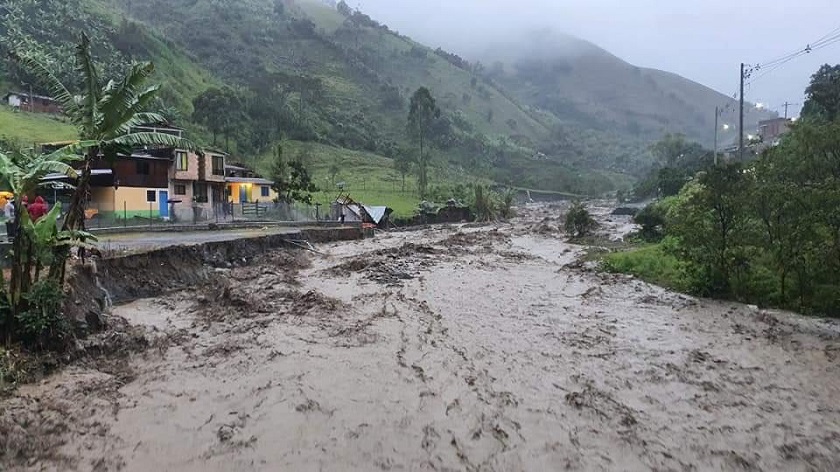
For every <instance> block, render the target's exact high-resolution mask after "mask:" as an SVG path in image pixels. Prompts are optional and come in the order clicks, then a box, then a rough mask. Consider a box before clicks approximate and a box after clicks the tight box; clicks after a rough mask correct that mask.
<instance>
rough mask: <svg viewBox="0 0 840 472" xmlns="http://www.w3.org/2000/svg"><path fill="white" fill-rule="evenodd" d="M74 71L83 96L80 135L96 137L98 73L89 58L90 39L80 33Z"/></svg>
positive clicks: (100, 90)
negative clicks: (79, 81)
mask: <svg viewBox="0 0 840 472" xmlns="http://www.w3.org/2000/svg"><path fill="white" fill-rule="evenodd" d="M76 70H78V71H79V75H80V77H81V78H82V86H83V89H84V94H83V95H82V96H81V109H80V110H79V119H80V124H81V128H82V134H83V136H85V137H94V136H96V134H97V133H96V124H97V122H99V116H98V115H99V109H98V107H97V104H98V103H99V95H100V93H101V92H102V89H101V86H100V83H99V73H98V72H97V71H96V65H95V64H94V62H93V58H92V57H91V56H90V38H88V36H87V34H85V33H82V34H81V38H80V39H79V44H78V45H77V46H76Z"/></svg>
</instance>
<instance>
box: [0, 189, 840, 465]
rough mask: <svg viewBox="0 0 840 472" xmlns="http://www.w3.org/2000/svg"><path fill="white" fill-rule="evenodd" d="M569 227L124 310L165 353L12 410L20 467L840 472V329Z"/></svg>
mask: <svg viewBox="0 0 840 472" xmlns="http://www.w3.org/2000/svg"><path fill="white" fill-rule="evenodd" d="M562 212H563V208H562V207H560V206H558V207H553V206H550V205H540V206H533V207H530V208H528V209H523V210H521V214H522V216H521V217H520V218H518V219H517V220H516V221H515V222H514V223H513V224H510V225H486V226H477V225H467V226H464V227H461V226H449V227H433V228H426V229H419V230H415V231H405V232H397V233H389V234H384V235H382V236H379V237H377V238H376V239H374V240H364V241H353V242H342V243H327V244H322V245H318V247H317V249H318V251H319V253H318V254H316V253H312V252H308V251H299V250H289V249H284V248H279V249H269V250H266V251H265V253H264V254H263V255H262V256H260V257H256V258H253V260H251V261H250V262H249V264H247V265H242V266H238V267H237V266H230V267H215V268H212V270H209V271H208V273H207V277H206V278H204V279H202V280H196V281H195V282H194V284H195V285H194V287H192V288H191V289H189V290H182V291H177V292H173V293H168V294H165V295H161V296H155V297H151V298H143V299H139V300H136V301H133V302H131V303H128V304H123V305H120V306H117V307H116V308H115V309H114V310H113V313H112V314H111V316H112V317H113V319H114V320H120V322H119V323H114V324H113V326H115V327H116V328H115V331H114V332H113V335H118V334H117V333H123V335H125V333H131V336H127V337H126V339H133V340H136V342H138V343H140V344H144V345H141V346H137V347H136V349H129V350H127V351H128V352H124V353H122V355H120V356H115V357H109V355H107V354H106V355H105V356H104V357H103V360H102V361H100V362H95V363H85V362H80V363H77V364H74V365H72V366H71V367H68V368H66V369H64V370H62V371H61V372H60V373H58V374H56V375H53V376H51V377H50V378H48V379H46V380H45V381H43V382H40V383H38V384H35V385H30V386H25V387H22V388H21V389H20V390H19V392H18V393H17V394H16V395H15V396H14V397H12V398H9V399H6V400H3V401H2V403H0V405H2V412H0V433H2V436H3V437H4V438H5V439H4V440H3V441H5V442H4V444H3V449H2V451H3V455H2V456H0V465H2V466H4V468H5V469H8V470H128V471H133V470H137V471H145V470H150V469H158V470H196V471H199V470H200V471H216V470H218V471H226V470H371V469H377V468H378V469H382V470H391V469H412V470H414V469H430V470H556V469H560V468H569V469H572V470H650V469H658V470H686V469H688V470H692V469H693V470H709V469H714V470H833V469H835V466H836V465H837V464H838V462H840V441H838V439H840V407H837V403H836V398H835V396H836V395H835V393H836V392H837V391H840V376H838V375H837V374H838V370H840V367H838V363H837V355H838V353H840V329H838V326H837V325H836V324H835V323H832V322H829V321H824V320H816V319H806V318H802V317H799V316H797V315H793V314H788V313H783V312H773V311H761V310H755V309H753V308H750V307H748V306H744V305H739V304H736V303H725V302H716V301H709V300H698V299H694V298H691V297H687V296H684V295H680V294H676V293H673V292H670V291H667V290H664V289H661V288H658V287H655V286H651V285H648V284H645V283H643V282H640V281H638V280H635V279H633V278H631V277H627V276H621V275H613V274H603V273H598V272H595V271H593V270H591V269H590V268H588V266H587V264H584V263H582V262H581V256H582V255H583V252H584V248H582V247H580V246H575V245H571V244H568V243H567V242H565V239H564V236H563V235H562V234H561V233H560V232H559V231H558V228H557V227H558V226H562V225H561V221H562V220H561V219H560V218H561V217H562ZM597 214H598V217H599V218H600V219H601V220H602V222H604V223H606V224H605V227H606V228H608V230H609V231H611V232H613V233H616V234H618V233H619V232H620V231H624V230H625V229H626V227H627V225H626V222H624V221H622V220H620V219H616V220H615V221H612V222H607V221H606V219H607V218H608V217H607V216H606V214H605V213H603V212H601V213H597ZM126 343H128V341H126Z"/></svg>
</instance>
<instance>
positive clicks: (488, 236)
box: [439, 229, 510, 251]
mask: <svg viewBox="0 0 840 472" xmlns="http://www.w3.org/2000/svg"><path fill="white" fill-rule="evenodd" d="M509 242H510V235H509V234H507V233H503V232H501V231H499V230H498V229H494V230H492V231H472V232H458V233H455V234H452V235H450V236H449V237H448V238H446V239H444V240H442V241H440V243H439V244H440V245H441V246H443V247H446V248H448V249H449V250H450V251H451V250H459V249H460V250H470V249H471V250H475V249H479V248H481V249H484V250H490V249H492V247H493V245H494V244H507V243H509Z"/></svg>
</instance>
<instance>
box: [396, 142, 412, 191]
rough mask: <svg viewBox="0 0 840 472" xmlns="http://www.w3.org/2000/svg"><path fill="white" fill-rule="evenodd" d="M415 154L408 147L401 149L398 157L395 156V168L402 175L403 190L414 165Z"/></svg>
mask: <svg viewBox="0 0 840 472" xmlns="http://www.w3.org/2000/svg"><path fill="white" fill-rule="evenodd" d="M414 163H415V162H414V156H412V155H411V151H410V150H408V149H401V150H400V151H399V152H398V153H397V155H396V157H394V170H396V171H397V172H399V173H400V176H401V177H402V191H403V192H405V176H406V175H408V174H409V173H411V168H412V166H413V165H414Z"/></svg>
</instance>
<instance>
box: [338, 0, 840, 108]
mask: <svg viewBox="0 0 840 472" xmlns="http://www.w3.org/2000/svg"><path fill="white" fill-rule="evenodd" d="M348 4H350V5H351V6H352V7H356V6H359V7H361V9H362V11H364V12H365V13H368V14H370V15H371V16H372V17H374V18H375V19H377V20H379V21H382V22H384V23H386V24H388V25H389V26H390V27H392V28H393V29H396V30H398V31H400V32H401V33H403V34H407V35H409V36H412V37H414V38H415V39H418V40H420V41H421V42H423V43H425V44H427V45H428V46H432V47H436V46H443V47H444V48H447V49H450V50H452V51H454V52H456V53H460V54H464V55H468V54H469V52H470V50H471V49H470V46H471V45H472V44H473V43H475V42H482V41H486V40H487V39H489V38H498V37H499V36H504V34H505V33H510V32H514V31H516V30H520V29H521V28H524V27H527V28H532V27H546V26H549V27H552V28H553V29H556V30H558V31H562V32H565V33H568V34H572V35H575V36H578V37H580V38H583V39H586V40H588V41H591V42H593V43H595V44H597V45H598V46H601V47H603V48H604V49H606V50H608V51H609V52H611V53H613V54H615V55H616V56H618V57H620V58H622V59H624V60H626V61H628V62H631V63H633V64H635V65H638V66H644V67H653V68H657V69H663V70H667V71H671V72H675V73H678V74H680V75H682V76H685V77H687V78H689V79H692V80H694V81H697V82H700V83H702V84H704V85H708V86H709V87H712V88H714V89H716V90H718V91H720V92H722V93H724V94H727V95H730V96H731V95H732V94H733V93H734V92H736V91H737V87H738V68H739V65H740V63H741V62H746V63H751V64H755V63H761V62H766V61H769V60H773V59H776V58H779V57H782V56H785V55H787V54H789V53H791V52H794V51H796V50H798V49H804V48H805V46H806V45H807V44H809V43H812V42H814V41H816V40H818V39H820V38H821V37H823V36H824V35H825V34H827V33H829V32H832V31H835V32H840V30H838V28H840V0H513V1H502V0H449V1H446V0H348ZM824 63H831V64H838V63H840V42H837V43H835V44H833V45H831V46H827V47H825V48H823V49H821V50H818V51H814V52H813V53H811V54H809V55H806V56H803V57H800V58H798V59H795V60H793V61H791V62H789V63H788V64H786V65H785V66H784V67H781V68H779V69H778V70H777V71H775V72H773V73H770V74H768V75H766V76H765V77H762V78H760V79H757V80H756V81H755V83H754V84H752V85H751V86H750V88H749V89H748V90H747V92H746V94H745V96H746V99H747V100H749V101H752V102H762V103H766V104H768V106H769V107H770V108H776V109H778V110H779V111H780V112H782V111H783V108H781V106H782V104H783V103H784V102H785V101H789V102H792V103H798V104H801V103H802V101H803V93H804V89H805V87H806V86H807V85H808V80H809V78H810V75H811V74H812V73H813V72H814V71H816V70H817V69H818V68H819V66H820V65H821V64H824ZM793 110H794V112H795V113H798V111H799V106H797V107H794V108H793ZM794 112H792V114H794Z"/></svg>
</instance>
